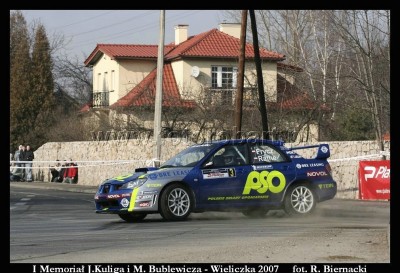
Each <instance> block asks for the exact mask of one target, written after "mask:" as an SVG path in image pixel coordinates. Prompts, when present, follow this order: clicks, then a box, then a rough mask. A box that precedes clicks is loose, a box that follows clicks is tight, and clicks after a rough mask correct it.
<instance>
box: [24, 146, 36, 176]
mask: <svg viewBox="0 0 400 273" xmlns="http://www.w3.org/2000/svg"><path fill="white" fill-rule="evenodd" d="M34 158H35V155H34V154H33V151H32V150H31V146H29V145H26V151H25V160H24V161H27V162H26V163H25V173H26V181H27V182H32V160H33V159H34Z"/></svg>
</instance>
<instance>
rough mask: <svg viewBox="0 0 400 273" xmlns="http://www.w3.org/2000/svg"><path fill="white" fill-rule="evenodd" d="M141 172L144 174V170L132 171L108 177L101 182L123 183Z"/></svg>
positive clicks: (136, 176) (135, 177)
mask: <svg viewBox="0 0 400 273" xmlns="http://www.w3.org/2000/svg"><path fill="white" fill-rule="evenodd" d="M143 174H145V172H134V173H132V174H124V175H120V176H117V177H113V178H109V179H107V180H106V181H104V182H103V184H104V183H110V184H125V183H128V182H130V181H133V180H135V179H137V178H138V177H139V176H141V175H143Z"/></svg>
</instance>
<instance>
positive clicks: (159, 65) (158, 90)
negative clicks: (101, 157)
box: [153, 10, 165, 166]
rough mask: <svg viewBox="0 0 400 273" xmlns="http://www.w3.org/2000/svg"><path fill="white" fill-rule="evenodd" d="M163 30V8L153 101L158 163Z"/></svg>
mask: <svg viewBox="0 0 400 273" xmlns="http://www.w3.org/2000/svg"><path fill="white" fill-rule="evenodd" d="M164 32H165V10H161V12H160V42H159V43H158V57H157V79H156V80H157V82H156V101H155V103H154V132H153V134H154V142H155V143H156V146H155V147H154V158H155V159H156V160H158V162H156V164H157V166H158V165H159V160H160V158H161V113H162V83H163V67H164Z"/></svg>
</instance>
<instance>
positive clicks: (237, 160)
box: [203, 144, 249, 167]
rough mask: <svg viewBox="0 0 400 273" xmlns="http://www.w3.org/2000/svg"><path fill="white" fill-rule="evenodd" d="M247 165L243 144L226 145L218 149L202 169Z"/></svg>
mask: <svg viewBox="0 0 400 273" xmlns="http://www.w3.org/2000/svg"><path fill="white" fill-rule="evenodd" d="M246 164H249V162H248V156H247V150H246V145H245V144H240V145H227V146H223V147H222V148H220V149H218V150H217V151H216V152H215V153H214V155H212V156H211V157H210V158H209V160H207V162H205V164H204V165H203V167H228V166H238V165H246Z"/></svg>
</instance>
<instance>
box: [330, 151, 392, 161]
mask: <svg viewBox="0 0 400 273" xmlns="http://www.w3.org/2000/svg"><path fill="white" fill-rule="evenodd" d="M385 155H390V153H388V154H385ZM377 157H382V154H374V155H362V156H355V157H347V158H338V159H328V161H329V163H331V162H339V161H350V160H362V159H371V158H377Z"/></svg>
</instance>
